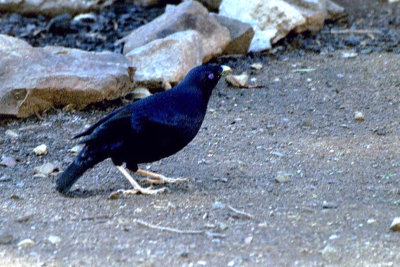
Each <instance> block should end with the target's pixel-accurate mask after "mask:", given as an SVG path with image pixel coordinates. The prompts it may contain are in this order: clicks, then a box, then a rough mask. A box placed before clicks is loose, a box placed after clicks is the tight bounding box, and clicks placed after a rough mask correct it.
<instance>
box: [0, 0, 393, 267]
mask: <svg viewBox="0 0 400 267" xmlns="http://www.w3.org/2000/svg"><path fill="white" fill-rule="evenodd" d="M338 2H340V3H341V4H343V5H346V4H348V3H346V1H338ZM365 2H368V3H370V4H371V3H372V2H373V1H372V0H371V1H365ZM375 2H376V1H375ZM375 7H376V6H375ZM369 8H370V6H368V5H365V7H364V9H362V7H360V9H361V10H363V11H364V12H365V13H368V12H370V11H369ZM396 8H399V6H398V5H397V6H396ZM348 10H349V12H352V11H354V12H355V13H354V14H357V15H358V14H359V12H360V10H357V9H354V8H351V7H350V8H349V9H348ZM382 10H383V9H382ZM384 10H387V9H384ZM367 11H368V12H367ZM385 12H386V11H385ZM379 14H380V16H376V17H374V19H372V20H373V21H375V22H376V21H378V20H384V17H383V15H384V11H381V13H379ZM366 18H368V16H366ZM352 19H354V20H357V18H356V16H355V15H354V16H350V19H349V20H352ZM368 25H370V26H371V27H372V26H374V24H373V23H372V24H368ZM350 26H351V23H350ZM375 26H376V25H375ZM366 38H369V37H366ZM344 52H348V51H347V50H335V51H332V52H329V53H305V54H304V55H296V54H293V53H290V54H289V53H288V54H282V55H280V56H279V57H267V56H260V55H259V56H257V57H244V58H239V59H235V63H234V64H233V66H234V72H235V73H240V72H242V71H244V70H247V71H248V73H250V74H251V77H252V78H256V79H257V80H256V81H254V83H256V84H265V85H266V88H263V89H235V88H232V87H229V86H228V85H227V84H226V83H225V81H221V82H220V83H219V85H218V86H217V88H216V89H215V91H214V93H213V96H212V98H211V101H210V104H209V108H208V113H207V116H206V119H205V121H204V124H203V127H202V129H201V130H200V132H199V134H198V136H197V137H196V138H195V139H194V140H193V142H192V143H190V144H189V145H188V146H187V147H186V148H185V149H184V150H182V151H181V152H179V153H177V154H176V155H174V156H172V157H169V158H166V159H164V160H161V161H159V162H155V163H151V164H148V165H142V167H144V168H149V169H151V170H152V171H155V172H160V173H163V174H166V175H168V176H175V177H190V178H191V179H190V182H189V183H187V184H179V185H171V186H168V188H169V190H168V192H167V193H164V194H160V195H156V196H146V195H136V196H128V197H123V198H120V199H117V200H109V199H108V198H107V197H108V195H109V194H110V193H111V192H112V191H114V190H117V189H119V188H129V183H128V182H127V181H126V179H125V178H124V177H123V176H122V175H120V173H119V172H118V170H117V169H116V168H115V167H114V166H113V164H112V163H111V161H109V160H107V161H105V162H103V163H101V164H99V165H98V166H96V167H95V168H94V169H92V170H90V171H89V172H87V173H86V174H85V175H84V176H83V177H82V178H81V179H80V180H79V181H78V182H77V183H76V185H74V187H73V192H72V195H71V196H70V197H65V196H62V195H60V194H58V193H57V192H56V191H55V190H54V180H55V176H54V175H50V176H49V177H39V178H33V175H34V172H33V169H34V167H36V166H39V165H42V164H43V163H46V162H51V163H53V164H55V165H56V166H58V167H59V168H61V169H63V168H65V167H66V166H67V165H68V163H70V162H71V161H72V159H73V158H74V154H73V153H71V152H70V151H69V149H71V148H72V147H73V146H75V145H76V141H74V140H71V139H70V138H71V137H72V136H73V134H74V133H77V132H79V131H81V130H82V129H83V128H84V127H85V126H86V125H89V124H92V123H94V122H96V121H97V120H98V119H99V118H101V117H102V116H104V115H105V114H107V113H109V112H111V111H112V110H114V109H115V108H117V107H118V106H120V104H121V103H120V102H125V101H124V100H123V101H120V102H118V101H116V103H108V104H107V105H105V106H96V107H94V108H91V109H88V110H85V111H79V112H75V113H71V112H70V113H65V112H62V111H61V110H53V111H50V112H48V113H47V114H44V115H43V116H42V118H41V119H38V118H30V119H26V120H11V121H10V120H8V121H3V122H1V124H0V138H1V141H0V155H2V156H9V157H12V158H14V159H16V160H17V164H16V166H15V167H13V168H11V167H3V166H0V171H1V173H0V192H1V193H0V243H1V242H2V240H5V239H7V238H6V237H7V236H9V237H11V238H12V240H11V241H10V243H8V244H0V265H1V266H8V265H13V266H20V265H21V266H82V265H85V266H86V265H89V266H339V265H340V266H343V265H344V266H396V265H397V264H398V263H399V262H400V235H399V233H398V232H393V231H391V230H390V224H391V222H392V220H393V219H394V218H395V217H397V216H400V187H399V185H400V181H399V179H398V177H399V166H400V154H399V152H398V151H399V149H400V138H399V136H400V110H399V105H400V97H399V89H400V75H399V69H400V55H399V54H397V53H387V52H379V53H378V52H372V53H369V54H359V55H358V56H356V57H353V58H344V57H343V53H344ZM221 60H224V59H221ZM229 60H232V59H229ZM256 61H257V62H262V63H263V64H264V68H263V69H262V70H260V71H254V70H250V68H249V65H250V64H251V63H253V62H256ZM356 111H360V112H362V113H363V115H364V117H365V119H364V121H357V120H355V118H354V113H355V112H356ZM7 129H11V130H13V131H15V132H17V133H18V134H19V137H18V138H14V139H13V138H11V137H9V136H7V135H6V134H5V131H6V130H7ZM40 144H46V145H47V146H48V150H49V151H48V154H47V155H45V156H41V157H38V156H35V155H34V154H33V152H32V150H33V148H34V147H36V146H38V145H40ZM135 177H136V176H135ZM137 178H139V177H137ZM276 178H286V179H288V181H287V182H285V183H282V182H281V183H279V182H276V181H275V179H276ZM230 207H232V208H234V209H236V210H239V211H243V212H245V213H246V214H248V215H250V216H247V215H243V214H239V213H238V212H237V211H234V210H232V209H230ZM140 221H143V222H146V223H148V224H152V225H157V226H161V227H171V228H177V229H180V230H185V231H186V230H201V231H200V233H197V234H193V233H192V234H190V233H187V232H186V233H185V232H183V233H176V232H170V231H163V230H162V229H152V228H149V227H148V226H143V225H142V224H140V223H138V222H140ZM54 236H57V237H58V240H57V238H54ZM28 238H29V239H31V240H33V241H34V245H33V246H31V247H28V248H19V247H18V245H17V244H18V243H19V242H20V241H21V240H24V239H28ZM49 238H50V240H52V241H53V242H51V241H50V240H49ZM3 242H4V243H6V242H5V241H3Z"/></svg>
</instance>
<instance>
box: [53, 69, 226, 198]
mask: <svg viewBox="0 0 400 267" xmlns="http://www.w3.org/2000/svg"><path fill="white" fill-rule="evenodd" d="M230 71H231V70H230V68H229V67H226V66H219V65H203V66H199V67H196V68H194V69H192V70H191V71H190V72H189V73H188V74H187V75H186V77H185V78H184V79H183V80H182V82H181V83H179V84H178V85H177V86H175V87H174V88H172V89H170V90H168V91H165V92H162V93H158V94H155V95H152V96H149V97H147V98H145V99H142V100H139V101H137V102H134V103H132V104H129V105H127V106H124V107H122V108H120V109H117V110H115V111H114V112H112V113H110V114H109V115H107V116H105V117H104V118H102V119H100V120H99V121H98V122H97V123H95V124H94V125H92V126H91V127H89V128H88V129H87V130H85V131H84V132H82V133H80V134H78V135H76V136H74V138H78V137H84V138H83V140H82V141H81V143H83V144H85V146H84V147H83V149H82V151H81V152H80V153H79V155H78V156H77V157H76V158H75V160H74V161H73V162H72V163H71V164H70V165H69V166H68V167H67V169H66V170H65V171H64V172H63V173H61V174H60V176H59V177H58V179H57V181H56V189H57V190H58V191H59V192H61V193H66V192H68V191H69V189H70V188H71V186H72V185H73V184H74V183H75V182H76V181H77V180H78V178H79V177H80V176H82V175H83V173H84V172H85V171H86V170H88V169H90V168H92V167H93V166H95V165H96V164H97V163H99V162H101V161H103V160H105V159H107V158H111V159H112V161H113V163H114V164H115V165H116V166H117V168H118V169H119V170H120V171H121V172H122V173H123V174H124V176H125V177H126V178H127V179H128V180H129V181H130V183H131V184H132V186H133V189H132V190H123V193H144V194H155V193H158V192H161V191H163V190H164V188H161V189H157V190H153V189H151V188H142V187H141V186H140V185H139V184H138V183H137V182H136V181H135V180H134V179H133V178H132V177H131V176H130V175H129V173H128V172H127V171H126V170H125V168H123V167H122V165H123V163H126V167H127V168H128V169H129V170H131V171H133V172H137V173H138V174H141V175H145V176H148V177H151V178H147V179H146V181H147V182H148V183H150V184H164V183H176V182H181V181H186V179H182V178H176V179H174V178H167V177H165V176H163V175H160V174H155V173H152V172H149V171H145V170H141V169H139V168H138V164H139V163H147V162H153V161H157V160H160V159H162V158H165V157H168V156H170V155H173V154H175V153H176V152H178V151H179V150H181V149H182V148H184V147H185V146H186V145H187V144H188V143H189V142H190V141H191V140H192V139H193V138H194V137H195V136H196V134H197V133H198V131H199V129H200V126H201V124H202V122H203V120H204V116H205V113H206V110H207V104H208V101H209V99H210V96H211V92H212V90H213V89H214V87H215V86H216V85H217V83H218V81H219V79H220V78H221V76H222V75H223V74H225V73H228V72H230Z"/></svg>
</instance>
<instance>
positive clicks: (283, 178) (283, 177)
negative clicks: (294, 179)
mask: <svg viewBox="0 0 400 267" xmlns="http://www.w3.org/2000/svg"><path fill="white" fill-rule="evenodd" d="M275 182H277V183H280V184H281V183H288V182H290V175H289V174H288V173H283V172H279V173H278V175H277V176H276V177H275Z"/></svg>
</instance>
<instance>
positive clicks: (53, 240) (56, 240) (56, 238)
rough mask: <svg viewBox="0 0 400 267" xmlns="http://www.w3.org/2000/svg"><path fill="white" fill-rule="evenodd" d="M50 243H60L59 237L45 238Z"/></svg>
mask: <svg viewBox="0 0 400 267" xmlns="http://www.w3.org/2000/svg"><path fill="white" fill-rule="evenodd" d="M47 239H48V240H49V242H50V243H52V244H57V243H60V242H61V237H59V236H56V235H50V236H49V238H47Z"/></svg>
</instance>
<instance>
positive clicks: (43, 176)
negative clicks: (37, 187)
mask: <svg viewBox="0 0 400 267" xmlns="http://www.w3.org/2000/svg"><path fill="white" fill-rule="evenodd" d="M32 178H33V179H45V178H47V175H46V174H43V173H36V174H34V175H33V177H32Z"/></svg>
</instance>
